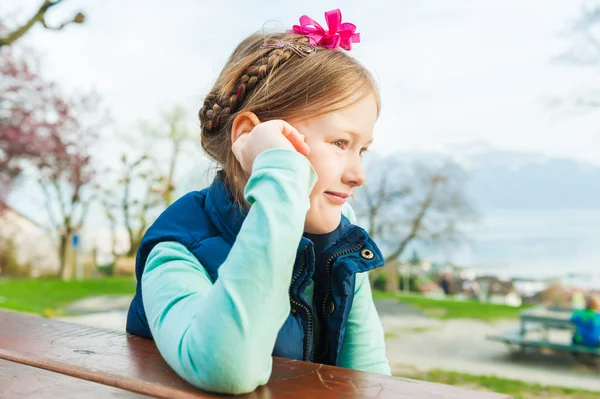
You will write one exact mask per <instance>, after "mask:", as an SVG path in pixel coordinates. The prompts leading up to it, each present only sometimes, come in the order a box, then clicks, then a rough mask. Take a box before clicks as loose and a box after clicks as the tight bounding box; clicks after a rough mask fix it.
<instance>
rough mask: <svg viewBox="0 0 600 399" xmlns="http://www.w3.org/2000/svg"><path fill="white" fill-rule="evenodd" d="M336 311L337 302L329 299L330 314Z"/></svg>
mask: <svg viewBox="0 0 600 399" xmlns="http://www.w3.org/2000/svg"><path fill="white" fill-rule="evenodd" d="M334 311H335V303H333V301H329V314H332V313H333V312H334Z"/></svg>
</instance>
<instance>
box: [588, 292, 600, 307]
mask: <svg viewBox="0 0 600 399" xmlns="http://www.w3.org/2000/svg"><path fill="white" fill-rule="evenodd" d="M585 307H586V309H589V310H600V300H598V298H597V297H595V296H591V295H590V296H588V297H587V299H586V300H585Z"/></svg>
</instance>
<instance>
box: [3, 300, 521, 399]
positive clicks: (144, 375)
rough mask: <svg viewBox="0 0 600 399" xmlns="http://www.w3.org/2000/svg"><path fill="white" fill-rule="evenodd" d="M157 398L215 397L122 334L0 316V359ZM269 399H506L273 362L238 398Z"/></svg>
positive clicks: (150, 346)
mask: <svg viewBox="0 0 600 399" xmlns="http://www.w3.org/2000/svg"><path fill="white" fill-rule="evenodd" d="M1 358H3V359H7V360H11V361H14V362H19V363H22V364H27V365H31V366H33V367H37V368H42V369H46V370H51V371H54V372H58V373H61V374H65V375H69V376H72V377H76V378H80V379H85V380H90V381H94V382H98V383H101V384H104V385H109V386H112V387H117V388H122V389H127V390H129V391H132V392H137V393H141V394H146V395H151V396H154V397H160V398H173V399H178V398H181V399H188V398H219V397H222V396H219V395H215V394H211V393H206V392H203V391H200V390H199V389H197V388H195V387H193V386H191V385H189V384H188V383H186V382H185V381H184V380H182V379H181V378H180V377H179V376H177V375H176V374H175V372H174V371H173V370H172V369H171V368H170V367H169V366H168V365H167V364H166V362H165V361H164V360H163V358H162V356H161V355H160V353H159V352H158V350H157V348H156V346H155V344H154V342H153V341H152V340H147V339H143V338H139V337H135V336H132V335H129V334H126V333H122V332H118V331H112V330H105V329H101V328H95V327H86V326H81V325H77V324H72V323H66V322H62V321H56V320H50V319H43V318H39V317H35V316H26V315H22V314H18V313H12V312H4V311H0V359H1ZM239 397H240V398H244V399H263V398H264V399H267V398H268V399H271V398H292V399H293V398H298V399H300V398H302V399H305V398H315V399H318V398H398V399H401V398H411V399H412V398H423V399H441V398H444V399H459V398H461V399H464V398H467V399H469V398H471V399H500V398H509V397H508V396H506V395H499V394H493V393H487V392H476V391H471V390H466V389H462V388H457V387H451V386H447V385H441V384H432V383H427V382H421V381H414V380H407V379H401V378H393V377H387V376H383V375H378V374H371V373H364V372H359V371H353V370H348V369H344V368H339V367H331V366H324V365H320V364H316V363H307V362H301V361H291V360H288V359H282V358H274V360H273V373H272V375H271V379H270V381H269V383H268V384H267V385H266V386H264V387H260V388H259V389H257V390H256V391H254V392H252V393H250V394H247V395H242V396H239Z"/></svg>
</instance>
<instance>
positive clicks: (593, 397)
mask: <svg viewBox="0 0 600 399" xmlns="http://www.w3.org/2000/svg"><path fill="white" fill-rule="evenodd" d="M394 375H395V376H397V377H405V378H412V379H416V380H424V381H429V382H437V383H440V384H447V385H457V386H461V387H465V388H469V389H474V390H480V391H492V392H497V393H503V394H507V395H510V396H512V397H513V398H514V399H541V398H565V399H598V398H599V397H600V392H591V391H585V390H579V389H570V388H561V387H553V386H544V385H539V384H532V383H527V382H523V381H518V380H508V379H505V378H499V377H492V376H477V375H471V374H464V373H457V372H453V371H443V370H431V371H428V372H418V371H414V370H412V371H406V372H401V373H397V374H394Z"/></svg>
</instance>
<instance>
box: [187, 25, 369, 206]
mask: <svg viewBox="0 0 600 399" xmlns="http://www.w3.org/2000/svg"><path fill="white" fill-rule="evenodd" d="M267 40H268V41H274V40H280V41H281V42H282V43H288V44H292V45H306V44H308V39H307V38H306V37H305V36H302V35H297V34H293V33H271V34H267V33H262V32H259V33H255V34H253V35H251V36H249V37H247V38H246V39H244V40H243V41H242V42H241V43H240V44H239V45H238V46H237V47H236V49H235V50H234V51H233V53H232V55H231V57H230V58H229V60H228V61H227V63H226V64H225V66H224V67H223V70H222V71H221V74H220V75H219V77H218V78H217V80H216V82H215V84H214V86H213V88H212V89H211V91H210V92H209V94H208V95H207V96H206V98H205V100H204V104H203V106H202V108H201V109H200V111H199V113H198V116H199V118H200V127H201V142H202V148H203V149H204V151H205V152H206V153H207V154H208V155H209V156H210V157H211V158H212V159H213V160H214V161H216V162H217V163H218V164H219V165H220V166H221V167H222V168H223V169H224V173H223V177H224V181H225V184H226V185H227V186H229V188H230V189H231V193H232V195H233V198H234V200H235V201H236V202H238V203H239V204H245V201H244V198H243V189H244V186H245V184H246V181H245V180H244V173H243V171H242V169H241V166H240V165H239V163H238V162H237V160H236V158H235V156H234V155H233V153H232V151H231V146H232V143H231V127H232V124H233V121H234V119H235V117H236V116H237V115H238V114H240V113H242V112H246V111H250V112H253V113H254V114H256V116H257V117H258V119H259V120H260V121H261V122H264V121H268V120H272V119H283V120H291V119H295V120H302V119H307V118H310V117H314V116H318V115H322V114H325V113H328V112H333V111H336V110H339V109H342V108H344V107H347V106H349V105H352V104H354V103H356V102H358V101H360V100H362V99H363V98H365V97H367V96H369V95H371V94H373V95H374V96H375V101H376V103H377V114H378V115H379V110H380V100H379V91H378V88H377V85H376V83H375V81H374V79H373V77H372V75H371V74H370V73H369V71H367V69H366V68H365V67H364V66H362V65H361V64H360V63H359V62H358V61H357V60H356V59H354V58H352V57H350V56H349V55H347V54H346V53H344V52H342V51H335V50H328V49H325V48H321V47H317V50H316V52H314V53H312V54H310V55H308V56H302V55H300V54H298V52H297V51H294V48H293V46H289V47H283V48H264V47H261V46H262V45H263V44H265V43H266V42H267Z"/></svg>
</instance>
